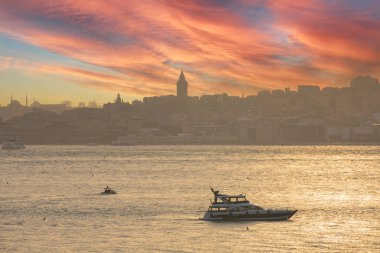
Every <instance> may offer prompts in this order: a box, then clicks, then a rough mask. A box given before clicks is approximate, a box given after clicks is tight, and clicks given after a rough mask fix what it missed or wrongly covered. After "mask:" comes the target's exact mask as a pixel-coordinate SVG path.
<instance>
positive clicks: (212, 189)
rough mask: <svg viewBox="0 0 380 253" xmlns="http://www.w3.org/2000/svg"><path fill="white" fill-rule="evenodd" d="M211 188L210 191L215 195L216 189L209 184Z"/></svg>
mask: <svg viewBox="0 0 380 253" xmlns="http://www.w3.org/2000/svg"><path fill="white" fill-rule="evenodd" d="M209 186H210V190H211V191H212V193H214V194H215V191H214V188H212V187H211V184H209Z"/></svg>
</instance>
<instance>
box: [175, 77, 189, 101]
mask: <svg viewBox="0 0 380 253" xmlns="http://www.w3.org/2000/svg"><path fill="white" fill-rule="evenodd" d="M187 86H188V83H187V81H186V78H185V75H184V74H183V70H181V74H180V75H179V78H178V81H177V97H178V98H180V99H181V100H184V99H186V98H187Z"/></svg>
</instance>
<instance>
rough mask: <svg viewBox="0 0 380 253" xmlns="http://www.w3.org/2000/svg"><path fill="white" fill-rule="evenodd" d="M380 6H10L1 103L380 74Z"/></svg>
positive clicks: (0, 70) (0, 8)
mask: <svg viewBox="0 0 380 253" xmlns="http://www.w3.org/2000/svg"><path fill="white" fill-rule="evenodd" d="M379 9H380V2H379V1H327V0H323V1H302V2H299V1H287V0H283V1H264V0H258V1H71V0H65V1H58V2H53V1H44V0H40V1H22V2H17V1H2V2H1V3H0V104H1V105H3V106H4V105H7V104H8V103H9V97H10V94H13V96H14V97H15V98H16V99H18V100H20V101H22V100H23V99H24V97H25V94H26V93H28V94H29V97H30V99H31V98H32V97H35V98H36V99H37V100H38V101H40V102H42V103H60V102H61V101H64V100H71V101H72V102H73V104H78V102H81V101H85V102H87V101H92V100H95V101H97V102H98V104H100V105H101V104H103V103H106V102H109V101H112V100H113V99H114V97H115V94H116V93H117V92H120V93H121V94H122V95H123V97H124V99H125V101H132V100H134V99H141V98H142V97H145V96H155V95H167V94H175V89H173V84H175V82H176V81H177V79H178V73H179V72H180V70H181V69H183V70H184V71H185V73H186V78H187V80H188V81H189V83H191V89H190V90H189V92H190V93H189V95H191V96H195V95H203V94H216V93H228V94H230V95H235V96H236V95H239V96H240V95H241V94H242V92H244V93H245V95H246V96H248V95H255V94H256V93H257V92H258V91H261V90H273V89H278V88H280V89H283V88H284V87H289V88H291V89H294V90H295V89H296V87H297V86H298V85H300V84H308V85H319V86H320V87H322V88H323V87H326V86H331V87H343V86H348V84H349V82H350V80H351V79H352V78H354V77H355V76H357V75H364V74H370V75H372V76H373V77H375V78H376V77H378V76H379V69H380V60H379V59H380V57H379V52H380V43H379V42H380V37H379V33H378V32H377V30H376V29H377V27H378V26H379V23H380V17H379V15H378V10H379Z"/></svg>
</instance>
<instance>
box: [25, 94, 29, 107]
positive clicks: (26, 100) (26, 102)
mask: <svg viewBox="0 0 380 253" xmlns="http://www.w3.org/2000/svg"><path fill="white" fill-rule="evenodd" d="M25 106H26V107H28V93H26V95H25Z"/></svg>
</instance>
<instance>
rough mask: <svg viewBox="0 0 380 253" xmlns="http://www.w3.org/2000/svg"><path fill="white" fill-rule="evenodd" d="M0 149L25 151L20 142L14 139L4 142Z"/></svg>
mask: <svg viewBox="0 0 380 253" xmlns="http://www.w3.org/2000/svg"><path fill="white" fill-rule="evenodd" d="M1 149H4V150H16V149H25V146H24V144H23V143H22V142H19V141H17V140H16V139H14V140H10V141H6V142H4V143H3V144H2V145H1Z"/></svg>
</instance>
